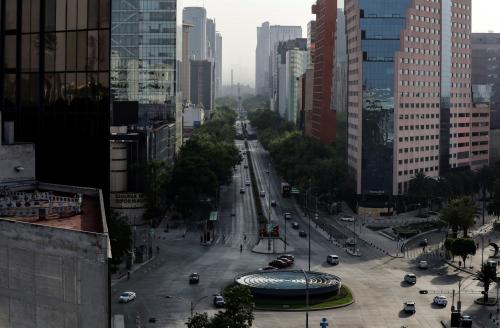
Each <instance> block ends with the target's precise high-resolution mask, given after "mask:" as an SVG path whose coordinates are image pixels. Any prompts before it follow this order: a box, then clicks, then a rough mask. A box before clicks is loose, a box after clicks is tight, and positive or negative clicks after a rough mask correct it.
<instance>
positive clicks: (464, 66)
mask: <svg viewBox="0 0 500 328" xmlns="http://www.w3.org/2000/svg"><path fill="white" fill-rule="evenodd" d="M451 67H453V68H466V69H469V68H470V64H463V63H455V62H453V63H451Z"/></svg>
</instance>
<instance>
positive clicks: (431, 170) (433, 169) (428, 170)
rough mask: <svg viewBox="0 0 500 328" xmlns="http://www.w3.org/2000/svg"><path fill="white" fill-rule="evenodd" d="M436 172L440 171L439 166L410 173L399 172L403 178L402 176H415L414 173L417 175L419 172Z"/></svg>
mask: <svg viewBox="0 0 500 328" xmlns="http://www.w3.org/2000/svg"><path fill="white" fill-rule="evenodd" d="M419 171H420V172H424V171H425V172H434V171H439V166H431V167H426V168H425V169H420V170H415V171H414V170H410V171H407V170H405V171H399V172H398V174H399V176H402V175H408V174H410V175H411V176H413V173H414V172H415V174H417V173H418V172H419Z"/></svg>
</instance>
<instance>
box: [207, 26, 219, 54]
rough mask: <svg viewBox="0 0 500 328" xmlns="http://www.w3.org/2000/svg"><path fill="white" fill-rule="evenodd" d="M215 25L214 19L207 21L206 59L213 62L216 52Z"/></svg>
mask: <svg viewBox="0 0 500 328" xmlns="http://www.w3.org/2000/svg"><path fill="white" fill-rule="evenodd" d="M216 33H217V32H216V25H215V19H211V18H209V19H207V38H206V40H207V56H206V58H207V59H209V60H211V61H214V60H215V52H216V51H217V48H216V47H217V45H216V38H217V37H216Z"/></svg>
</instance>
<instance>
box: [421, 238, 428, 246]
mask: <svg viewBox="0 0 500 328" xmlns="http://www.w3.org/2000/svg"><path fill="white" fill-rule="evenodd" d="M427 245H429V241H428V240H427V238H424V239H422V240H421V241H420V246H422V247H424V246H427Z"/></svg>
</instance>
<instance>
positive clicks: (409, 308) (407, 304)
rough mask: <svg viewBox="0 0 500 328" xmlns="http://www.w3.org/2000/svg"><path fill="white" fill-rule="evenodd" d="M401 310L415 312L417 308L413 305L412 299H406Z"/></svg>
mask: <svg viewBox="0 0 500 328" xmlns="http://www.w3.org/2000/svg"><path fill="white" fill-rule="evenodd" d="M403 310H404V311H405V312H406V313H411V314H414V313H415V312H417V309H416V307H415V302H414V301H406V302H404V307H403Z"/></svg>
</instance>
